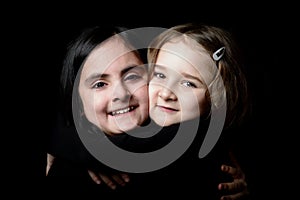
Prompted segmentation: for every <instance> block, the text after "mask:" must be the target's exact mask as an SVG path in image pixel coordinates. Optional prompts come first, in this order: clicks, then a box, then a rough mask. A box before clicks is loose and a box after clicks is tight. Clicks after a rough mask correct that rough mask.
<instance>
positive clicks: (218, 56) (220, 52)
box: [213, 47, 225, 61]
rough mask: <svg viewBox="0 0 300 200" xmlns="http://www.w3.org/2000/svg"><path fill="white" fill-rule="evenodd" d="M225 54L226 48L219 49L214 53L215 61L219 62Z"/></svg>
mask: <svg viewBox="0 0 300 200" xmlns="http://www.w3.org/2000/svg"><path fill="white" fill-rule="evenodd" d="M224 52H225V47H221V48H220V49H218V50H217V51H215V52H214V53H213V59H214V60H215V61H219V60H220V59H221V58H222V56H223V55H224Z"/></svg>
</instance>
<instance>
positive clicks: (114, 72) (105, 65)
mask: <svg viewBox="0 0 300 200" xmlns="http://www.w3.org/2000/svg"><path fill="white" fill-rule="evenodd" d="M79 94H80V97H81V99H82V102H83V107H84V113H85V115H86V117H87V119H88V120H89V121H90V122H92V123H93V124H95V125H97V126H98V127H99V128H100V129H101V130H103V131H104V132H105V133H107V134H110V135H112V134H118V133H123V132H126V131H129V130H131V129H133V128H136V127H137V126H138V125H141V124H143V122H145V120H146V119H147V118H148V116H149V114H148V112H149V111H148V109H149V107H148V85H147V69H146V67H145V66H144V65H143V63H142V61H141V60H140V59H139V58H138V57H137V56H136V54H135V53H133V52H130V50H129V49H128V47H126V46H125V44H124V41H123V40H122V39H120V38H118V37H113V38H111V39H109V40H108V41H106V42H105V43H102V44H101V45H100V46H99V47H97V48H96V49H95V50H93V52H92V53H91V54H90V55H89V57H88V58H87V60H86V62H85V63H84V66H83V69H82V73H81V76H80V82H79Z"/></svg>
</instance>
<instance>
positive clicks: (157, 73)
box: [153, 72, 166, 79]
mask: <svg viewBox="0 0 300 200" xmlns="http://www.w3.org/2000/svg"><path fill="white" fill-rule="evenodd" d="M153 75H154V76H155V77H157V78H161V79H164V78H166V76H165V75H164V74H162V73H159V72H154V74H153Z"/></svg>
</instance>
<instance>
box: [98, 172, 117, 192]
mask: <svg viewBox="0 0 300 200" xmlns="http://www.w3.org/2000/svg"><path fill="white" fill-rule="evenodd" d="M98 175H99V176H100V178H101V180H102V181H103V182H104V183H105V184H106V185H107V186H108V187H110V188H111V189H113V190H114V189H116V187H117V186H116V185H115V184H114V182H113V181H112V180H111V179H110V178H109V177H108V176H106V175H104V174H101V173H99V174H98Z"/></svg>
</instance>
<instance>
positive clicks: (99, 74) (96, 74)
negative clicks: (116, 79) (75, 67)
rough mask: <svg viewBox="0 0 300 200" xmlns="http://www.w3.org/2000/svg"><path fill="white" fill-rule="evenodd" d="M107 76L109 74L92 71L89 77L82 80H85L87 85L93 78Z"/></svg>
mask: <svg viewBox="0 0 300 200" xmlns="http://www.w3.org/2000/svg"><path fill="white" fill-rule="evenodd" d="M108 76H109V74H101V73H93V74H91V75H90V76H89V77H87V79H85V81H84V82H85V84H87V85H89V84H90V83H92V82H93V81H95V80H98V79H101V78H105V77H108Z"/></svg>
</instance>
